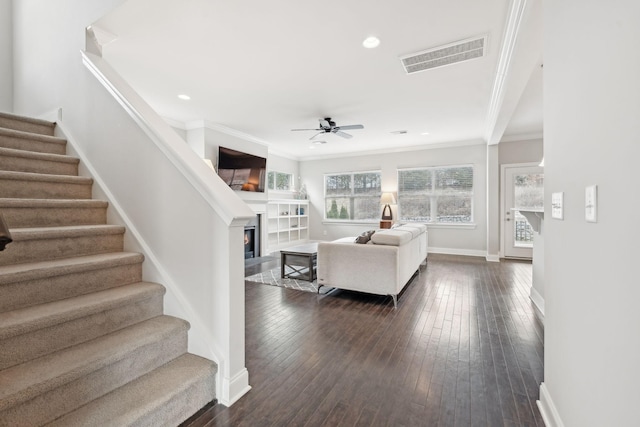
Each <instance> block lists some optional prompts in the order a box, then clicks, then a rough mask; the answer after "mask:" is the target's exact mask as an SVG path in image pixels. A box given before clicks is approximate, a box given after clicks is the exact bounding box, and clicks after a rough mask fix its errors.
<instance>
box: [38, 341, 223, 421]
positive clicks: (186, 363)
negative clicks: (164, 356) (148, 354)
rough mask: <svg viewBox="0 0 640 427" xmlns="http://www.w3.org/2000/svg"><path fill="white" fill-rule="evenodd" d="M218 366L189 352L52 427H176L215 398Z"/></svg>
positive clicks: (67, 416)
mask: <svg viewBox="0 0 640 427" xmlns="http://www.w3.org/2000/svg"><path fill="white" fill-rule="evenodd" d="M215 373H216V367H215V365H214V364H213V363H212V362H211V361H210V360H207V359H203V358H201V357H198V356H195V355H193V354H185V355H183V356H180V357H179V358H177V359H175V360H173V361H171V362H169V363H167V364H166V365H164V366H161V367H160V368H158V369H156V370H154V371H152V372H150V373H149V374H147V375H145V376H143V377H140V378H138V379H137V380H135V381H133V382H131V383H130V384H127V385H125V386H123V387H121V388H119V389H117V390H114V391H113V392H111V393H109V394H107V395H105V396H103V397H101V398H100V399H97V400H94V401H93V402H91V403H89V404H87V405H85V406H83V407H81V408H79V409H78V410H76V411H74V412H71V413H70V414H67V415H65V416H64V417H62V418H59V419H57V420H55V421H54V422H53V423H51V424H49V426H50V427H84V426H101V427H122V426H137V427H147V426H148V427H160V426H167V427H174V426H177V425H179V424H180V423H182V422H183V421H185V420H186V419H188V418H189V417H190V416H191V415H193V414H195V413H196V412H197V411H198V410H200V409H201V408H202V407H203V406H204V405H206V404H207V403H209V402H211V401H212V400H214V398H215Z"/></svg>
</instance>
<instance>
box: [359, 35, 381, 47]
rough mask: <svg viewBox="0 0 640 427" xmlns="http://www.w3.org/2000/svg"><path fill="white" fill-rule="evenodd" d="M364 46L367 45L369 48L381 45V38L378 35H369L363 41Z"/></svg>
mask: <svg viewBox="0 0 640 427" xmlns="http://www.w3.org/2000/svg"><path fill="white" fill-rule="evenodd" d="M362 46H364V47H366V48H367V49H374V48H376V47H378V46H380V39H379V38H377V37H376V36H369V37H367V38H366V39H364V41H363V42H362Z"/></svg>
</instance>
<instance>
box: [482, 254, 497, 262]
mask: <svg viewBox="0 0 640 427" xmlns="http://www.w3.org/2000/svg"><path fill="white" fill-rule="evenodd" d="M485 258H486V259H487V261H489V262H500V255H489V254H487V256H486V257H485Z"/></svg>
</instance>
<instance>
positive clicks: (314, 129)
mask: <svg viewBox="0 0 640 427" xmlns="http://www.w3.org/2000/svg"><path fill="white" fill-rule="evenodd" d="M314 130H318V129H314ZM322 133H326V132H325V131H323V130H322V131H320V132H318V133H316V134H315V135H313V136H312V137H311V138H309V139H313V138H315V137H316V136H318V135H320V134H322Z"/></svg>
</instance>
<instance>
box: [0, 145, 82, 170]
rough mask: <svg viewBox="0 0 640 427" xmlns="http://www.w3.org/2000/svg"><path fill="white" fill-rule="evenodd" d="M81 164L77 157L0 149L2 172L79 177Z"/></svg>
mask: <svg viewBox="0 0 640 427" xmlns="http://www.w3.org/2000/svg"><path fill="white" fill-rule="evenodd" d="M79 163H80V159H78V158H76V157H71V156H64V155H61V154H49V153H36V152H34V151H24V150H16V149H13V148H3V147H0V170H5V171H16V172H33V173H46V174H50V175H78V164H79Z"/></svg>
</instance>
